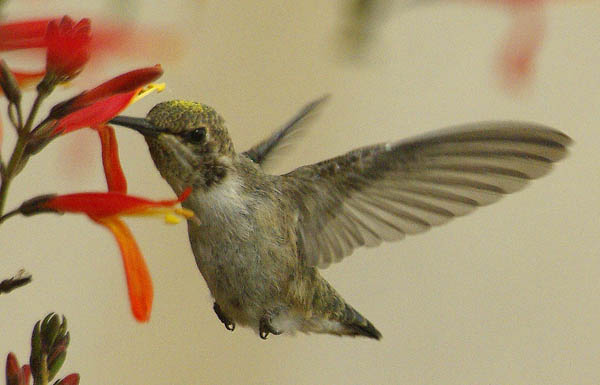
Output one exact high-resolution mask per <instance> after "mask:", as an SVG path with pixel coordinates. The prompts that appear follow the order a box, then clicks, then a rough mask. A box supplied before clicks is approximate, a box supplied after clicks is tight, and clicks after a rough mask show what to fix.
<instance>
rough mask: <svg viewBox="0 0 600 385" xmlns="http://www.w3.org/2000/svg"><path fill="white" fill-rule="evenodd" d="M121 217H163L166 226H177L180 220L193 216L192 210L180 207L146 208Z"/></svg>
mask: <svg viewBox="0 0 600 385" xmlns="http://www.w3.org/2000/svg"><path fill="white" fill-rule="evenodd" d="M121 215H125V216H131V217H147V216H163V215H164V218H165V223H167V224H177V223H179V222H181V219H182V218H186V219H189V218H192V217H193V216H194V212H193V211H192V210H188V209H184V208H181V207H152V208H148V209H146V210H144V211H137V212H136V211H133V212H130V213H122V214H121Z"/></svg>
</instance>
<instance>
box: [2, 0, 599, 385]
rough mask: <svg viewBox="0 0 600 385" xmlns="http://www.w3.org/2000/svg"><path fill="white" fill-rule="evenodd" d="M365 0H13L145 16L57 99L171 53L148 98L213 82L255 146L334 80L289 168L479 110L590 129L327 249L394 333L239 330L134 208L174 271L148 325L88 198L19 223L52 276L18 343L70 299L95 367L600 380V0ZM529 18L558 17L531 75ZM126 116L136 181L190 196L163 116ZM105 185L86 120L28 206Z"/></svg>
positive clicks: (112, 376)
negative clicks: (158, 129)
mask: <svg viewBox="0 0 600 385" xmlns="http://www.w3.org/2000/svg"><path fill="white" fill-rule="evenodd" d="M358 3H363V4H362V5H360V6H357V2H353V1H349V0H346V1H343V0H338V1H317V0H307V1H282V0H277V1H276V0H263V1H260V2H256V1H245V2H242V1H235V2H225V1H208V0H205V1H191V0H190V1H184V0H179V1H169V2H162V1H161V2H159V1H109V2H106V1H96V2H85V3H81V2H78V1H51V0H48V1H33V0H32V1H16V0H13V1H9V2H8V3H7V4H6V6H5V7H4V10H3V17H4V18H5V20H9V21H11V20H19V19H27V18H37V17H48V16H57V17H58V16H61V15H63V14H69V15H71V16H72V17H73V18H75V19H78V18H81V17H91V18H92V29H93V28H94V26H95V25H102V22H103V20H104V21H111V22H113V23H124V24H126V25H128V26H129V27H130V28H132V29H133V30H134V31H137V32H136V33H137V36H138V38H139V39H140V40H138V41H137V42H135V41H134V43H133V46H132V47H131V48H127V49H126V50H121V52H119V53H118V54H115V56H114V57H109V58H108V59H106V60H105V61H104V62H102V63H98V64H97V65H96V64H94V65H91V66H90V68H87V69H86V70H85V72H84V75H82V77H81V78H78V79H76V80H75V81H74V82H73V84H72V85H71V87H69V88H66V89H64V90H61V91H60V92H57V93H56V94H55V95H53V97H52V99H51V100H50V101H49V102H48V103H46V104H45V108H46V109H49V108H50V106H51V105H52V104H53V103H52V101H54V102H58V101H60V100H62V99H64V98H66V97H69V96H72V95H74V94H75V93H78V92H79V91H80V90H82V89H85V88H89V87H91V86H93V85H95V84H97V83H98V82H99V81H102V80H105V79H108V78H110V77H112V76H115V75H117V74H120V73H122V72H124V71H127V70H130V69H133V68H137V67H143V66H148V65H154V64H156V63H161V64H162V65H163V68H164V70H165V74H164V75H163V77H162V79H161V81H165V82H166V83H167V89H166V90H165V91H164V92H162V93H160V94H155V95H151V96H149V97H147V98H145V99H143V100H142V101H140V102H138V103H136V104H135V105H133V106H131V107H130V108H129V109H128V110H127V111H126V114H127V115H135V116H144V115H145V114H146V112H147V111H148V110H149V109H150V108H151V107H152V106H153V105H154V104H155V103H158V102H160V101H163V100H168V99H174V98H180V99H189V100H194V101H200V102H203V103H206V104H208V105H211V106H213V107H215V108H216V109H217V110H218V111H219V112H220V113H221V114H222V115H223V116H224V118H225V120H226V122H227V126H228V128H229V131H230V134H231V136H232V137H233V140H234V142H235V145H236V148H237V150H238V151H243V150H245V149H247V148H248V147H250V146H251V145H252V144H254V143H255V142H257V141H258V140H260V139H262V138H263V137H265V136H266V135H268V134H269V133H270V132H271V131H272V130H274V129H275V128H277V127H279V126H280V125H281V124H283V123H284V122H285V121H287V120H288V119H289V118H290V117H291V116H292V115H293V114H294V113H296V111H297V110H298V109H299V108H300V107H302V106H303V105H304V104H305V103H307V102H309V101H311V100H313V99H315V98H317V97H319V96H321V95H323V94H326V93H329V94H331V96H332V97H331V98H330V99H329V100H328V102H327V103H326V105H325V106H324V108H322V109H320V112H319V114H318V116H317V117H316V119H313V120H311V125H310V127H308V130H307V132H306V134H305V135H304V136H303V137H302V138H301V139H300V140H298V141H297V142H295V144H294V146H292V147H291V148H290V149H289V151H288V152H287V153H286V156H285V157H282V158H281V159H280V160H279V162H277V163H276V164H275V166H274V167H273V169H272V171H273V172H277V173H281V172H286V171H289V170H292V169H294V168H295V167H298V166H300V165H304V164H308V163H313V162H316V161H319V160H323V159H326V158H329V157H332V156H335V155H338V154H341V153H343V152H346V151H348V150H350V149H352V148H355V147H358V146H362V145H367V144H372V143H377V142H381V141H387V140H396V139H402V138H407V137H410V136H413V135H418V134H421V133H424V132H427V131H430V130H432V129H436V128H441V127H444V126H449V125H454V124H459V123H465V122H472V121H478V120H497V119H516V120H527V121H535V122H538V123H542V124H545V125H549V126H552V127H555V128H558V129H560V130H562V131H564V132H565V133H567V134H568V135H570V136H571V137H572V138H573V139H574V140H575V145H574V146H573V147H572V152H571V155H570V157H568V158H567V159H566V160H565V161H564V162H561V163H559V164H558V165H557V167H556V168H555V170H554V171H553V172H552V173H551V174H549V175H548V176H547V177H545V178H543V179H541V180H538V181H535V182H534V183H532V185H531V186H529V187H528V188H526V189H525V190H524V191H522V192H519V193H517V194H515V195H511V196H509V197H507V198H505V199H503V200H502V201H500V202H499V203H497V204H495V205H493V206H491V207H486V208H483V209H481V210H478V211H476V212H475V213H474V214H471V215H469V216H467V217H464V218H460V219H457V220H455V221H452V222H451V223H450V224H448V225H446V226H444V227H441V228H436V229H434V230H432V231H430V232H428V233H426V234H422V235H418V236H414V237H408V238H406V239H405V240H403V241H401V242H398V243H395V244H384V245H382V246H381V247H378V248H375V249H360V250H358V251H356V252H355V253H354V255H352V256H351V257H350V258H347V259H346V260H345V261H344V262H343V263H341V264H337V265H333V266H331V267H330V268H328V269H327V270H324V271H323V272H322V273H323V275H324V276H325V277H326V278H327V279H328V280H329V281H330V282H331V283H332V285H333V286H335V287H336V288H337V289H338V291H339V292H340V293H341V294H342V295H343V296H344V297H345V298H346V300H347V301H348V302H349V303H351V304H352V305H353V306H355V307H356V308H357V309H358V310H359V311H360V312H361V313H362V314H363V315H365V316H366V317H367V318H369V319H370V320H371V321H372V322H373V323H374V324H375V325H376V326H377V328H378V329H379V330H380V331H381V332H382V333H383V339H382V340H381V341H379V342H376V341H371V340H365V339H352V338H336V337H333V336H320V335H311V336H307V335H296V336H295V337H285V336H280V337H277V336H270V338H269V339H268V340H267V341H263V340H261V339H260V338H258V336H256V335H255V334H253V333H252V332H251V331H250V330H248V329H244V328H239V329H236V330H235V332H234V333H230V332H229V331H227V330H225V328H224V327H223V325H222V324H221V322H219V321H218V319H217V317H216V316H215V314H214V313H213V310H212V300H211V298H210V294H209V292H208V289H207V288H206V285H205V283H204V280H203V279H202V277H201V275H200V273H199V272H198V270H197V268H196V265H195V262H194V258H193V255H192V252H191V250H190V247H189V244H188V240H187V231H186V225H185V224H180V225H177V226H166V225H163V224H162V223H161V222H160V220H147V219H145V220H135V219H134V220H129V219H128V220H127V223H128V224H129V225H130V227H131V229H132V232H133V233H134V235H135V237H136V239H137V241H138V243H139V245H140V248H141V249H142V252H143V253H144V255H145V257H146V260H147V263H148V265H149V269H150V271H151V274H152V277H153V281H154V289H155V296H154V308H153V313H152V317H151V320H150V322H149V323H148V324H138V323H137V322H135V321H134V319H133V317H132V315H131V312H130V310H129V303H128V298H127V294H126V287H125V280H124V274H123V271H122V270H123V268H122V264H121V259H120V255H119V251H118V249H117V246H116V243H115V242H114V239H113V237H112V235H111V234H110V233H109V232H108V231H106V230H105V229H103V228H102V227H99V226H97V225H95V224H93V223H92V222H91V221H89V220H88V219H87V218H86V217H84V216H75V215H65V216H62V217H59V216H55V215H40V216H36V217H32V218H22V217H18V218H14V219H12V220H10V221H9V222H7V223H6V224H5V225H4V226H3V228H2V231H1V232H0V245H2V246H1V247H2V252H1V258H2V262H1V265H0V266H1V267H0V273H1V275H0V277H1V278H8V277H9V276H10V275H12V274H14V273H15V272H16V271H17V270H19V269H20V268H22V267H25V268H26V269H27V270H28V271H29V272H31V273H32V274H33V282H32V283H31V284H29V285H27V286H25V287H23V288H19V289H17V290H15V291H14V292H12V293H10V294H8V295H2V296H0V325H1V326H0V357H2V359H4V357H5V355H6V354H7V353H8V352H9V351H14V352H15V353H16V354H17V356H18V357H19V359H20V360H21V362H23V361H26V360H27V359H26V357H28V355H29V338H30V333H31V328H32V326H33V324H34V323H35V321H37V320H38V319H40V318H42V317H43V316H45V314H47V313H48V312H49V311H55V312H57V313H60V314H64V315H65V316H66V317H67V318H68V320H69V327H70V331H71V345H70V347H69V353H68V357H67V361H66V363H65V366H64V369H63V370H62V371H61V373H63V374H66V373H70V372H74V371H76V372H79V373H80V374H81V377H82V382H81V383H82V384H102V383H104V384H110V383H113V384H130V385H133V384H148V385H152V384H165V383H166V384H212V383H214V384H224V383H232V384H238V383H239V384H318V383H330V384H365V383H379V384H383V383H391V384H392V383H393V384H403V383H406V384H566V383H580V384H593V383H599V382H600V366H599V364H598V363H599V362H600V331H599V325H600V302H599V301H598V297H599V295H600V280H599V277H600V251H599V250H600V249H599V247H598V231H599V229H600V226H599V219H598V218H600V202H599V197H600V173H599V172H598V159H600V158H599V155H598V148H600V138H599V135H598V128H599V126H600V115H599V114H598V106H599V105H600V76H598V69H599V68H600V47H599V46H598V36H600V3H598V2H596V1H593V0H590V1H573V2H569V1H556V2H552V1H548V2H544V4H542V5H539V8H536V11H535V12H536V16H535V17H536V19H535V21H532V22H530V23H528V22H525V23H524V25H526V26H530V27H531V26H532V25H535V26H536V28H535V29H534V30H529V31H527V30H525V32H520V31H517V32H515V30H514V28H515V24H517V23H519V22H518V21H516V18H518V17H520V16H519V15H517V14H518V12H517V11H515V9H516V8H512V7H511V6H508V5H506V4H504V2H502V1H497V2H491V1H458V0H457V1H437V2H435V1H423V2H422V3H421V2H418V1H410V2H408V1H406V2H403V1H401V0H397V1H391V0H387V1H385V0H380V1H371V2H369V1H363V2H358ZM506 3H516V2H515V1H510V2H508V1H507V2H506ZM540 4H541V2H540ZM357 7H358V8H357ZM361 7H367V8H361ZM537 12H540V13H537ZM538 27H539V28H538ZM515 34H516V36H521V35H522V36H521V37H522V38H523V39H525V40H527V39H528V38H530V37H531V36H532V34H539V36H538V35H536V39H538V40H535V42H534V43H535V44H538V45H537V46H536V47H537V48H535V49H534V51H535V55H533V58H532V59H531V63H530V64H531V68H529V71H528V72H527V74H526V75H525V76H521V75H519V74H517V75H518V76H517V77H516V78H517V80H516V81H515V80H514V79H513V80H510V79H509V80H507V77H506V72H503V71H505V70H506V68H505V67H503V65H504V64H503V63H504V62H503V59H502V58H503V52H504V50H505V49H506V47H507V45H508V46H510V42H509V41H510V40H511V39H512V37H511V36H515ZM519 34H521V35H519ZM523 36H525V37H523ZM144 37H146V38H147V39H146V40H144ZM517 40H518V39H517ZM507 42H508V43H507ZM532 44H533V43H532ZM535 44H534V45H535ZM42 63H43V62H39V67H42V66H43V64H42ZM32 67H38V66H37V64H35V65H33V66H32ZM42 115H44V114H42ZM5 126H6V125H5ZM7 131H9V130H7ZM12 134H13V133H11V132H5V135H4V136H5V139H4V141H5V143H4V145H3V149H4V151H5V156H6V153H8V151H9V149H11V148H12V144H13V143H14V137H13V136H12ZM117 135H118V138H119V145H120V154H121V158H122V163H123V167H124V169H125V173H126V175H127V177H128V180H129V191H130V193H132V194H136V195H143V196H147V197H151V198H165V197H170V196H173V193H172V192H171V190H170V188H169V187H168V185H167V184H166V182H164V181H163V180H162V179H161V177H160V175H159V174H158V172H157V171H156V170H155V168H154V166H153V164H152V162H151V159H150V157H149V154H148V151H147V148H146V145H145V142H144V141H143V139H142V137H141V136H139V135H136V134H135V133H133V132H129V131H127V130H125V129H122V130H121V129H118V131H117ZM105 188H106V187H105V182H104V176H103V174H102V168H101V162H100V150H99V146H98V141H97V136H96V134H95V133H93V132H92V131H91V130H80V131H78V132H76V133H73V134H70V135H68V136H65V137H62V138H59V139H58V140H56V141H55V142H53V143H52V144H51V145H50V146H48V147H47V148H46V149H45V150H44V151H43V152H41V153H40V154H39V155H37V156H36V157H35V158H33V159H32V160H31V161H30V163H29V164H28V167H27V168H26V169H25V171H24V172H23V173H22V174H21V175H19V177H18V178H17V179H16V180H15V182H14V183H13V185H12V190H11V192H10V194H9V199H8V204H7V207H8V208H13V207H15V206H17V205H18V204H20V202H21V201H22V200H23V199H26V198H29V197H32V196H34V195H39V194H43V193H51V192H58V193H68V192H75V191H89V190H99V191H102V190H105Z"/></svg>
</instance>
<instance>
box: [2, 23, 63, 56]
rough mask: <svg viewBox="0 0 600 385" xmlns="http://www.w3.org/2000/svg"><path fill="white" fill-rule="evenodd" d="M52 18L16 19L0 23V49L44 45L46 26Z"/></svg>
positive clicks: (8, 49)
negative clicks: (16, 20) (15, 20)
mask: <svg viewBox="0 0 600 385" xmlns="http://www.w3.org/2000/svg"><path fill="white" fill-rule="evenodd" d="M50 20H52V19H39V20H27V21H18V22H13V23H7V24H2V25H0V36H1V37H2V38H1V39H0V51H10V50H15V49H23V48H40V47H44V46H45V40H44V36H45V35H46V28H47V26H48V23H49V22H50Z"/></svg>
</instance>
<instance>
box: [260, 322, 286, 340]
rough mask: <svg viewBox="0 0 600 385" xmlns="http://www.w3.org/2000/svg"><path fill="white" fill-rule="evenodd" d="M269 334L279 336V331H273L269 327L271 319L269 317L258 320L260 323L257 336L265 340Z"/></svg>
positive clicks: (273, 329)
mask: <svg viewBox="0 0 600 385" xmlns="http://www.w3.org/2000/svg"><path fill="white" fill-rule="evenodd" d="M269 334H273V335H276V336H278V335H280V334H281V331H279V330H277V329H275V328H274V327H273V326H272V325H271V319H270V318H269V317H263V318H261V319H260V322H259V325H258V335H259V336H260V338H262V339H263V340H266V339H267V336H268V335H269Z"/></svg>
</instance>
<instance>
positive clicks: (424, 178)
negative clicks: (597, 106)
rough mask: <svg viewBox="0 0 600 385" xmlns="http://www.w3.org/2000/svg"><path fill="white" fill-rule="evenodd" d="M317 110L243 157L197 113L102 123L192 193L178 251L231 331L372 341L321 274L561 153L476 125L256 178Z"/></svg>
mask: <svg viewBox="0 0 600 385" xmlns="http://www.w3.org/2000/svg"><path fill="white" fill-rule="evenodd" d="M316 104H318V102H316ZM316 104H315V103H313V104H312V105H309V106H308V107H307V108H306V109H305V110H304V111H303V112H302V113H301V114H300V115H299V116H298V119H295V120H294V121H293V122H292V123H291V124H289V125H287V126H285V127H283V128H282V129H280V130H279V131H277V132H275V133H274V134H273V135H272V136H271V137H270V138H267V139H266V140H264V141H263V142H261V143H259V144H257V145H256V146H255V147H253V148H251V149H250V150H249V151H246V152H244V153H237V152H236V151H235V149H234V146H233V143H232V141H231V138H230V137H229V134H228V131H227V129H226V127H225V124H224V120H223V118H222V117H221V116H220V115H219V114H217V112H216V111H215V110H214V109H212V108H211V107H208V106H206V105H204V104H200V103H195V102H189V101H183V100H173V101H168V102H163V103H160V104H158V105H156V106H155V107H153V108H152V110H151V111H150V112H149V113H148V115H147V117H146V118H132V117H124V116H119V117H116V118H115V119H113V120H112V121H111V123H114V124H119V125H122V126H126V127H130V128H133V129H135V130H137V131H139V132H140V133H142V134H143V135H144V137H145V139H146V142H147V144H148V148H149V150H150V154H151V156H152V159H153V160H154V163H155V165H156V167H157V168H158V170H159V172H160V174H161V175H162V177H163V178H164V179H166V181H167V182H168V183H169V184H170V185H171V187H172V188H173V190H174V191H175V193H176V194H181V192H182V191H183V190H184V189H185V188H187V187H188V186H191V187H192V188H193V192H192V194H191V195H190V197H189V198H188V199H187V200H186V201H184V202H183V206H184V207H185V208H187V209H190V210H192V211H193V212H194V213H195V218H194V220H189V221H188V232H189V239H190V243H191V246H192V250H193V253H194V255H195V258H196V264H197V265H198V268H199V269H200V272H201V273H202V276H203V277H204V279H205V280H206V283H207V285H208V288H209V289H210V292H211V294H212V296H213V298H214V311H215V313H216V314H217V316H218V318H219V320H220V321H221V322H222V323H223V324H224V325H225V327H226V328H227V329H228V330H232V331H233V330H234V329H235V326H236V325H243V326H249V327H251V328H253V329H254V330H255V331H257V332H258V334H259V336H260V337H261V338H263V339H266V338H267V336H268V335H269V334H274V335H277V334H281V333H294V332H295V331H301V332H306V333H312V332H314V333H329V334H334V335H341V336H343V335H349V336H365V337H369V338H374V339H379V338H381V333H380V332H379V331H378V330H377V329H376V328H375V326H373V324H372V323H371V322H369V321H368V320H367V319H366V318H365V317H363V316H362V315H361V314H360V313H359V312H358V311H356V310H355V309H354V308H353V307H352V306H350V305H349V304H348V303H346V301H344V299H343V298H342V296H341V295H340V294H339V293H338V292H337V291H336V290H335V289H334V288H333V287H332V286H331V285H330V284H329V283H328V282H327V281H326V280H325V279H324V278H323V277H322V276H321V274H319V269H320V268H325V267H327V266H328V265H329V264H331V263H334V262H339V261H341V260H342V259H343V258H344V257H346V256H348V255H350V254H352V252H353V251H354V250H355V249H356V248H358V247H360V246H376V245H379V244H380V243H381V242H382V241H396V240H399V239H402V238H404V236H405V235H407V234H416V233H420V232H423V231H426V230H428V229H429V228H431V227H433V226H437V225H441V224H443V223H446V222H448V221H449V220H451V219H452V218H454V217H457V216H461V215H465V214H467V213H470V212H471V211H473V210H475V209H476V208H477V207H480V206H485V205H488V204H490V203H493V202H496V201H497V200H498V199H500V198H501V197H502V196H503V195H504V194H508V193H512V192H515V191H517V190H519V189H521V188H522V187H524V186H525V185H526V184H527V182H528V181H529V180H531V179H536V178H539V177H541V176H543V175H545V174H546V173H547V172H549V171H550V169H551V167H552V164H553V163H554V162H556V161H558V160H560V159H562V158H563V157H564V156H565V155H566V153H567V149H566V147H567V146H568V145H569V143H570V142H571V140H570V139H569V137H568V136H566V135H565V134H563V133H561V132H560V131H557V130H554V129H551V128H548V127H544V126H541V125H538V124H534V123H524V122H512V121H509V122H483V123H473V124H466V125H462V126H456V127H452V128H447V129H444V130H440V131H434V132H432V133H429V134H426V135H423V136H418V137H415V138H411V139H408V140H403V141H399V142H390V143H382V144H376V145H372V146H367V147H362V148H359V149H356V150H353V151H350V152H348V153H347V154H344V155H341V156H338V157H335V158H332V159H329V160H325V161H322V162H319V163H316V164H312V165H307V166H303V167H300V168H298V169H296V170H294V171H292V172H290V173H287V174H284V175H270V174H268V173H265V171H264V170H263V168H262V167H261V165H262V164H263V162H264V161H265V160H266V159H268V157H269V156H270V155H271V154H272V151H273V150H274V149H275V148H276V147H277V146H278V145H279V144H280V143H281V141H282V139H283V138H285V137H286V136H287V135H288V134H290V132H293V131H294V130H296V128H297V127H298V125H297V124H295V122H296V121H297V120H301V119H302V118H303V117H304V116H305V115H307V114H308V112H310V110H311V109H313V108H314V107H315V105H316Z"/></svg>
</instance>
